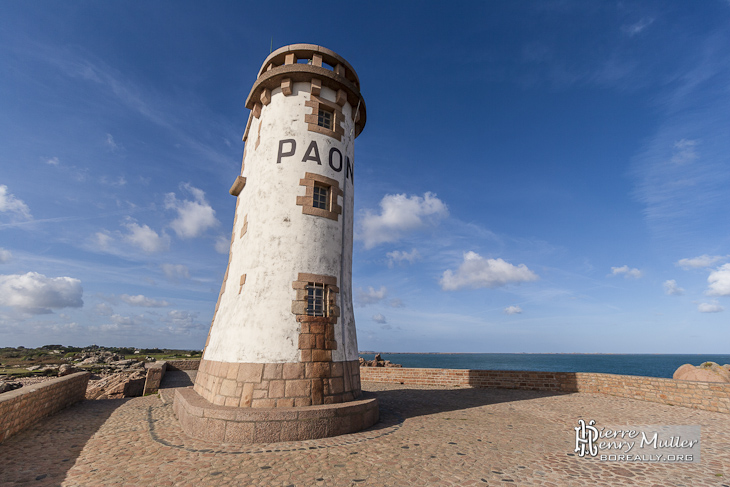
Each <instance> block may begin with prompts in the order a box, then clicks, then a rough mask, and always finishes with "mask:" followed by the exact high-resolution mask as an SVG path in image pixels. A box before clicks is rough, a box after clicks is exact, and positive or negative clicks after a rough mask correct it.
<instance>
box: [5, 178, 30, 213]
mask: <svg viewBox="0 0 730 487" xmlns="http://www.w3.org/2000/svg"><path fill="white" fill-rule="evenodd" d="M0 213H9V214H11V215H13V216H15V217H22V218H25V219H26V220H30V219H31V218H33V217H32V216H31V214H30V208H28V205H26V204H25V203H24V202H23V200H19V199H18V198H16V197H15V196H14V195H12V194H11V193H9V192H8V187H7V186H5V185H4V184H0Z"/></svg>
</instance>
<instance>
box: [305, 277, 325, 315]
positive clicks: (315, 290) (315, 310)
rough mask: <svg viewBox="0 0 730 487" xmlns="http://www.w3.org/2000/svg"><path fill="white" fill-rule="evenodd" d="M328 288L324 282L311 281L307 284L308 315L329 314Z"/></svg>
mask: <svg viewBox="0 0 730 487" xmlns="http://www.w3.org/2000/svg"><path fill="white" fill-rule="evenodd" d="M326 291H327V289H326V287H325V285H324V284H317V283H310V284H309V285H308V286H307V315H308V316H327V307H326V306H325V304H326V298H327V292H326Z"/></svg>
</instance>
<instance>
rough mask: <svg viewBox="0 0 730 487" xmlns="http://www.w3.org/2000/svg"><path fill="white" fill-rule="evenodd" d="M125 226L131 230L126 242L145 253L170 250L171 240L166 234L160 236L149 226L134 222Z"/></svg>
mask: <svg viewBox="0 0 730 487" xmlns="http://www.w3.org/2000/svg"><path fill="white" fill-rule="evenodd" d="M124 226H125V227H127V230H129V233H128V234H127V235H125V236H124V240H126V241H127V242H129V243H131V244H132V245H134V246H136V247H139V248H140V249H142V250H144V251H145V252H150V253H151V252H160V251H162V250H167V249H169V248H170V239H169V237H168V236H167V235H165V234H164V233H163V234H162V235H159V234H158V233H157V232H155V231H154V230H152V229H151V228H150V227H148V226H147V225H142V226H140V225H138V224H137V223H136V222H132V221H130V222H127V223H124ZM98 235H99V234H97V238H98Z"/></svg>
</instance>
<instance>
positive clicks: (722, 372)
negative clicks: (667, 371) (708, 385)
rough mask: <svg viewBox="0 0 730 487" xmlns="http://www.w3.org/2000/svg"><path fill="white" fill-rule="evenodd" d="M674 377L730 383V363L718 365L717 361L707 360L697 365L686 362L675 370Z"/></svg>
mask: <svg viewBox="0 0 730 487" xmlns="http://www.w3.org/2000/svg"><path fill="white" fill-rule="evenodd" d="M672 378H674V379H676V380H694V381H702V382H727V383H730V365H729V364H725V365H718V364H716V363H715V362H705V363H703V364H702V365H700V366H698V367H695V366H694V365H692V364H684V365H682V366H681V367H680V368H678V369H677V370H676V371H675V372H674V375H673V376H672Z"/></svg>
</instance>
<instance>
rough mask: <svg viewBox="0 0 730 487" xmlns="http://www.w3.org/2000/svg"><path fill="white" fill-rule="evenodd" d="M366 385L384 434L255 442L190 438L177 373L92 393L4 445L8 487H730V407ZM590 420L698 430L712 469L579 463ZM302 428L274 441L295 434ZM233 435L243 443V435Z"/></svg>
mask: <svg viewBox="0 0 730 487" xmlns="http://www.w3.org/2000/svg"><path fill="white" fill-rule="evenodd" d="M178 373H179V372H178ZM167 375H170V376H173V375H174V374H171V373H168V374H167ZM167 375H166V378H167ZM170 379H171V380H172V379H174V377H170ZM169 384H170V382H168V386H169ZM175 384H177V385H179V386H181V387H184V386H185V385H189V381H187V382H185V381H180V380H177V382H175ZM362 385H363V390H366V391H371V392H374V393H376V394H377V395H378V400H379V401H380V405H381V409H380V416H381V420H380V422H379V423H377V424H376V425H375V426H373V427H372V428H370V429H368V430H365V431H361V432H358V433H354V434H349V435H343V436H337V437H331V438H322V439H318V440H309V441H289V442H287V441H284V442H280V443H257V444H252V445H247V446H240V445H234V444H222V445H221V444H214V443H208V442H205V441H202V440H196V439H192V438H189V437H187V436H185V435H184V434H183V433H182V431H181V429H180V425H179V423H178V422H177V419H176V418H175V416H174V414H173V409H172V405H171V403H170V402H169V400H168V401H166V402H163V401H162V400H161V398H170V397H173V395H172V394H169V393H168V391H166V390H165V389H166V384H165V380H163V384H162V385H161V387H162V389H161V391H160V392H161V394H160V396H157V395H152V396H147V397H138V398H130V399H110V400H102V401H84V402H81V403H78V404H76V405H74V406H71V407H69V408H67V409H65V410H63V411H61V412H60V413H57V414H55V415H53V416H51V417H49V418H47V419H45V420H43V421H41V422H39V423H38V424H36V425H35V426H32V427H31V428H29V429H28V430H26V431H23V432H21V433H19V434H18V435H17V436H15V437H11V438H10V439H8V440H7V441H5V442H3V443H1V444H0V458H1V459H2V464H1V466H0V485H2V486H13V485H21V484H22V485H31V486H36V485H43V486H44V485H49V486H50V485H54V486H58V485H61V486H90V485H93V486H95V485H123V486H124V485H127V486H139V485H160V486H162V485H175V486H188V485H189V486H195V487H200V486H208V485H210V486H213V485H215V486H228V485H230V486H239V485H251V486H269V485H276V486H289V485H294V486H344V485H363V486H367V485H377V486H381V485H384V486H405V485H419V486H420V485H439V486H440V485H454V486H468V485H474V486H477V485H479V486H484V485H492V486H495V485H502V486H506V485H529V486H538V487H551V486H555V487H563V486H580V487H583V486H585V485H605V486H629V485H642V486H643V485H646V486H666V485H672V486H681V485H684V486H687V487H689V486H714V487H721V486H722V485H726V486H728V485H730V416H728V415H727V414H722V413H714V412H708V411H701V410H695V409H689V408H683V407H676V406H675V407H672V406H664V405H659V404H655V403H649V402H642V401H636V400H632V399H623V398H617V397H612V396H607V395H599V394H588V393H576V394H553V393H547V392H533V391H519V390H504V389H466V388H459V389H449V388H445V387H435V386H432V387H427V386H418V387H414V386H402V385H397V384H395V385H393V384H376V383H368V382H363V384H362ZM167 388H168V389H169V387H167ZM578 419H585V420H589V419H595V420H596V421H597V422H598V423H599V424H627V425H641V424H699V425H701V427H702V463H700V464H682V465H665V464H651V463H635V464H626V463H623V464H616V463H606V462H600V461H598V460H596V459H588V458H580V457H578V456H577V455H576V454H575V453H573V449H574V447H575V445H574V442H575V439H574V438H575V437H574V431H573V428H574V427H575V426H577V422H578ZM293 427H294V426H293V425H288V424H287V425H286V427H285V428H283V429H282V430H281V431H280V432H275V433H273V434H262V440H263V441H270V439H272V438H277V437H278V438H286V437H287V435H289V434H291V433H290V431H291V428H293ZM226 434H229V435H230V436H229V437H230V438H231V441H235V439H236V437H237V436H238V435H240V434H241V432H237V431H234V430H233V429H232V430H231V431H230V432H229V431H228V430H227V431H226ZM36 479H38V480H36Z"/></svg>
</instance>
